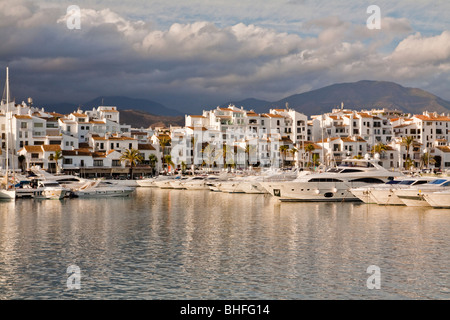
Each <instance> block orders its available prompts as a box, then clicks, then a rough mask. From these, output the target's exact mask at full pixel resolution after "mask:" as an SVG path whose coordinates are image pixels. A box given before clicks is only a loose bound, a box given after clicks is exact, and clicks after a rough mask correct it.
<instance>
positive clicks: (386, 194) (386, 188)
mask: <svg viewBox="0 0 450 320" xmlns="http://www.w3.org/2000/svg"><path fill="white" fill-rule="evenodd" d="M431 180H432V178H426V177H425V178H409V179H404V180H403V181H401V182H400V183H398V184H395V185H387V184H384V185H381V186H378V187H374V188H371V190H369V193H370V195H371V197H372V198H373V199H375V202H376V203H377V204H379V205H392V206H396V205H397V206H404V205H405V204H404V203H403V201H402V200H401V199H400V198H398V197H397V195H396V194H395V193H394V191H395V190H398V189H407V188H411V187H414V188H415V187H416V186H419V185H423V184H426V183H428V182H430V181H431Z"/></svg>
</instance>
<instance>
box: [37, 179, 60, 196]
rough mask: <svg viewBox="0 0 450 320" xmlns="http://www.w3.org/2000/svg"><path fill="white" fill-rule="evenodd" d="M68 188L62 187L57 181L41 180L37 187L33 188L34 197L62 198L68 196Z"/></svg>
mask: <svg viewBox="0 0 450 320" xmlns="http://www.w3.org/2000/svg"><path fill="white" fill-rule="evenodd" d="M66 193H67V190H66V189H64V188H63V187H61V185H60V184H59V183H58V182H57V181H51V180H44V181H39V182H38V186H37V188H36V189H33V198H35V199H39V200H45V199H48V200H61V199H64V197H65V196H66Z"/></svg>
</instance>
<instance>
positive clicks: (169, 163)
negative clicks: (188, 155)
mask: <svg viewBox="0 0 450 320" xmlns="http://www.w3.org/2000/svg"><path fill="white" fill-rule="evenodd" d="M164 163H166V164H167V166H172V167H175V163H173V161H172V156H171V155H170V154H168V155H166V156H164ZM167 170H169V168H167Z"/></svg>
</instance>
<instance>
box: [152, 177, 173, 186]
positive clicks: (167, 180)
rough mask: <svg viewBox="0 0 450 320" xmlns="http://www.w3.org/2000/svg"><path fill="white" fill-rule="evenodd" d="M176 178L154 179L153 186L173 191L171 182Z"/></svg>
mask: <svg viewBox="0 0 450 320" xmlns="http://www.w3.org/2000/svg"><path fill="white" fill-rule="evenodd" d="M176 178H177V177H176V176H163V177H161V178H159V179H156V181H155V186H156V187H158V188H160V189H173V186H172V185H171V182H173V181H174V179H176Z"/></svg>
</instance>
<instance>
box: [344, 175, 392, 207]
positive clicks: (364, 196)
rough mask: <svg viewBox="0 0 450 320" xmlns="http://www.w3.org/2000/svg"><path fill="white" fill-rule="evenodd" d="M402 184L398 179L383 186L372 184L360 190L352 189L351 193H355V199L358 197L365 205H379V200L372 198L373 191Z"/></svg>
mask: <svg viewBox="0 0 450 320" xmlns="http://www.w3.org/2000/svg"><path fill="white" fill-rule="evenodd" d="M400 182H401V180H398V179H394V180H390V181H388V182H386V183H384V184H382V185H380V184H378V183H376V184H371V185H368V186H363V187H358V188H351V189H350V192H351V193H353V195H354V196H355V197H357V198H358V199H359V200H361V201H362V202H364V203H368V204H372V203H375V204H376V203H377V200H376V199H375V198H374V197H373V196H372V193H371V191H372V190H373V189H374V188H376V187H380V188H381V187H383V186H385V187H389V188H390V187H393V186H394V185H397V184H399V183H400Z"/></svg>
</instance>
